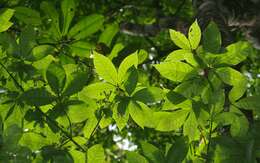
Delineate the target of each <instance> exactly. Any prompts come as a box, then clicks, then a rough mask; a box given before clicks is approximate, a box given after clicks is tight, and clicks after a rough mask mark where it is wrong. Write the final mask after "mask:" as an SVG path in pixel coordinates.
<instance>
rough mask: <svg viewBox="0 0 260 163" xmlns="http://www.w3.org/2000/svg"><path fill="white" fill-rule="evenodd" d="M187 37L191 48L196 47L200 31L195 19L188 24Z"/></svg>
mask: <svg viewBox="0 0 260 163" xmlns="http://www.w3.org/2000/svg"><path fill="white" fill-rule="evenodd" d="M188 38H189V41H190V45H191V48H192V49H193V50H195V49H197V47H198V46H199V43H200V39H201V31H200V27H199V24H198V22H197V20H196V21H195V22H194V23H193V24H192V25H191V26H190V28H189V33H188Z"/></svg>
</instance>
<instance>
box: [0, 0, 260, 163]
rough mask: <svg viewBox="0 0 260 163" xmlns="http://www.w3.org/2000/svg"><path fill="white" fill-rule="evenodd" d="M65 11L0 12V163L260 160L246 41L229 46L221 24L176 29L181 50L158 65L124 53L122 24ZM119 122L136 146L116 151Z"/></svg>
mask: <svg viewBox="0 0 260 163" xmlns="http://www.w3.org/2000/svg"><path fill="white" fill-rule="evenodd" d="M58 5H59V6H58V7H57V6H55V5H54V4H53V3H52V2H49V1H41V3H40V4H39V8H40V10H36V9H34V8H31V7H25V6H19V7H18V6H15V7H10V8H4V9H1V10H0V47H1V48H0V58H1V60H0V71H1V74H0V162H22V163H23V162H25V163H26V162H28V163H29V162H55V163H56V162H57V163H60V162H76V163H81V162H82V163H84V162H88V163H104V162H128V163H175V162H176V163H177V162H187V163H188V162H198V163H200V162H218V163H222V162H223V163H229V162H230V163H231V162H244V163H249V162H250V163H251V162H252V163H256V162H257V161H259V158H260V141H259V140H260V134H259V129H260V122H259V114H260V111H259V109H260V102H259V100H260V94H259V92H257V91H250V90H249V88H248V87H249V86H250V85H252V81H250V80H252V79H249V78H248V77H247V76H246V75H245V73H243V71H242V70H240V69H239V67H241V66H240V65H243V64H244V63H245V62H247V61H248V60H249V59H252V58H254V56H255V55H256V53H257V52H256V50H254V49H253V48H252V47H251V45H250V44H249V43H248V42H246V41H242V40H240V41H237V42H235V43H233V44H230V45H228V46H227V47H223V45H222V41H221V34H220V32H219V29H218V27H217V25H216V24H215V23H214V22H211V23H210V24H209V25H208V26H207V28H206V29H205V30H202V29H201V28H200V27H199V25H198V23H197V21H196V20H195V21H194V22H193V23H192V24H191V26H190V27H189V31H188V34H187V36H186V35H185V34H183V33H181V32H179V31H176V30H174V29H170V30H169V38H170V39H171V40H172V42H173V43H174V44H175V45H176V46H177V47H178V48H177V49H175V50H173V51H172V52H170V53H169V54H168V55H167V56H166V57H165V58H163V59H161V60H160V62H150V60H149V55H150V54H148V52H146V51H145V50H143V49H135V50H136V51H134V52H132V53H130V52H129V53H127V54H124V56H123V57H121V56H122V54H123V53H122V51H123V50H124V49H125V46H127V45H125V41H122V40H120V39H118V40H119V41H117V42H116V41H115V40H116V37H115V36H116V35H118V33H119V25H118V24H117V22H112V23H111V22H107V21H106V17H105V16H103V15H102V14H98V13H92V14H89V15H80V18H79V17H78V13H77V8H78V5H79V4H78V1H74V0H63V1H61V2H60V3H58ZM121 41H122V42H121ZM98 42H99V43H102V44H105V45H106V46H108V47H109V48H111V49H110V51H108V52H103V51H102V49H101V51H100V49H98V46H96V44H97V43H98ZM120 57H121V59H120ZM151 60H152V59H151ZM255 62H257V61H255ZM256 71H258V70H256ZM152 72H153V73H152ZM258 73H259V72H258ZM153 75H154V76H153ZM154 78H156V80H154ZM256 90H257V89H256ZM114 124H115V125H116V126H117V133H119V134H121V135H124V134H125V133H126V132H128V131H130V134H131V136H130V137H131V139H132V140H133V141H134V142H135V143H136V144H137V146H138V147H137V149H136V150H135V151H127V150H126V151H123V150H122V149H119V148H118V147H117V146H116V145H115V143H114V142H113V140H112V138H111V137H113V132H112V131H110V130H109V129H108V128H109V126H111V125H114ZM128 134H129V132H128ZM140 135H141V136H140ZM156 135H159V136H158V137H156Z"/></svg>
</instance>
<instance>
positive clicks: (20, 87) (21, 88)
mask: <svg viewBox="0 0 260 163" xmlns="http://www.w3.org/2000/svg"><path fill="white" fill-rule="evenodd" d="M0 65H1V66H2V67H3V68H4V70H5V71H6V72H7V73H8V75H9V76H10V77H11V78H12V80H13V81H14V84H15V85H16V86H17V87H18V88H19V89H20V90H21V91H22V92H24V89H23V87H22V86H21V85H20V84H19V83H18V81H17V80H16V79H15V78H14V76H13V75H12V74H11V73H10V72H9V71H8V69H7V68H6V67H5V65H4V64H3V63H2V62H0Z"/></svg>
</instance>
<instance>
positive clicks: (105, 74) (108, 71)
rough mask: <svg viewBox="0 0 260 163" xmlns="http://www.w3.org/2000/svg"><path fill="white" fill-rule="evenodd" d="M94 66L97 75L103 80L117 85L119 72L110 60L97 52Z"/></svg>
mask: <svg viewBox="0 0 260 163" xmlns="http://www.w3.org/2000/svg"><path fill="white" fill-rule="evenodd" d="M94 66H95V69H96V72H97V74H98V75H99V76H100V77H101V78H103V79H104V80H105V81H107V82H109V83H111V84H113V85H117V81H118V77H117V70H116V68H115V66H114V65H113V63H112V62H111V60H110V59H108V58H107V57H105V56H103V55H101V54H98V53H96V52H95V53H94Z"/></svg>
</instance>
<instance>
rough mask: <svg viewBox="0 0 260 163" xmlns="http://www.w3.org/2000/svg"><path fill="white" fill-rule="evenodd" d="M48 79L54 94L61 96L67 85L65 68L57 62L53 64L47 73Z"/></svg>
mask: <svg viewBox="0 0 260 163" xmlns="http://www.w3.org/2000/svg"><path fill="white" fill-rule="evenodd" d="M46 78H47V81H48V84H49V85H50V87H51V89H52V91H53V92H55V93H56V94H57V95H58V94H60V93H61V92H62V90H63V88H64V86H65V83H66V73H65V70H64V68H63V67H62V66H61V65H60V64H58V63H55V62H52V63H51V64H50V65H49V66H48V68H47V71H46Z"/></svg>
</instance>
